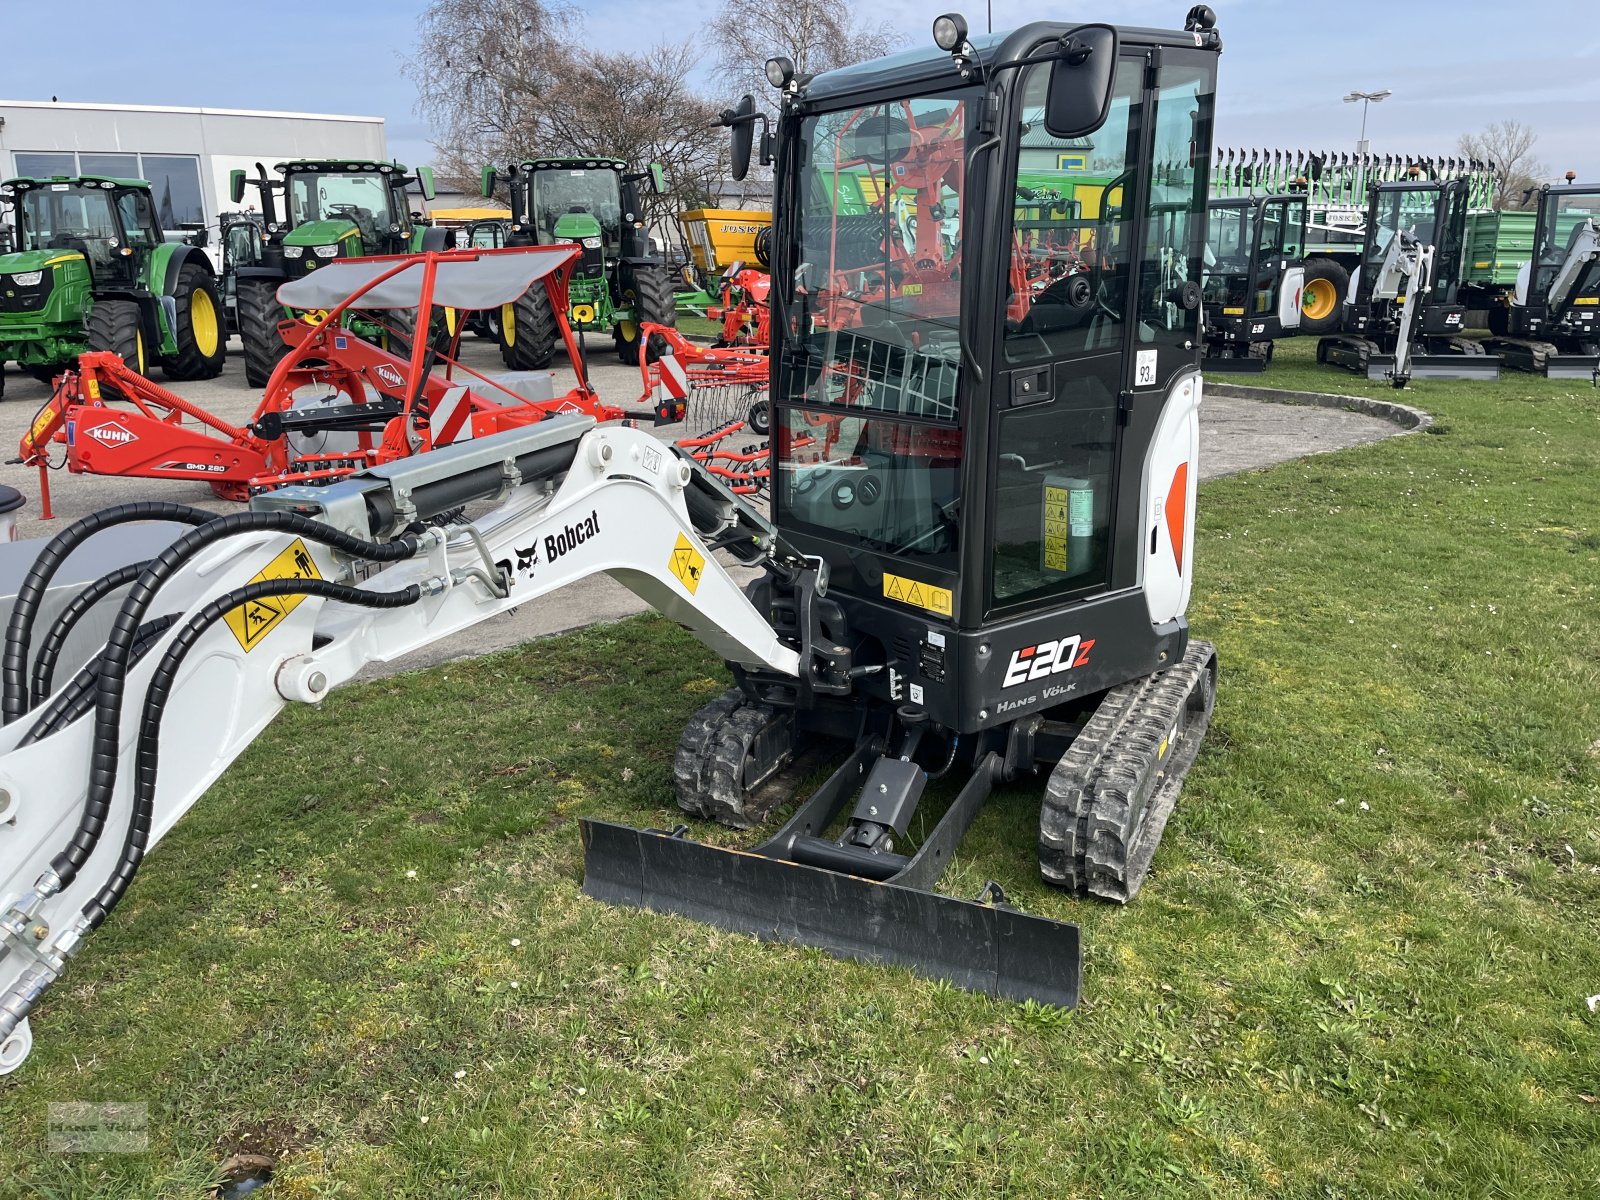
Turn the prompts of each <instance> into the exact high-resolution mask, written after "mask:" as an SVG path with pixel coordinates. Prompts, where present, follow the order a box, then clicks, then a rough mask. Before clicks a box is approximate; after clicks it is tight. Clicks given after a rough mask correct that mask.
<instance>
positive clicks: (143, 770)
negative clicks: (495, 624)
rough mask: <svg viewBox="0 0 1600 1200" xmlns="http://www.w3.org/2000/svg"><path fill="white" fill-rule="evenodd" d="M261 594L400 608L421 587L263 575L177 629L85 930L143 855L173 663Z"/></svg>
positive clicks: (147, 702)
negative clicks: (393, 588)
mask: <svg viewBox="0 0 1600 1200" xmlns="http://www.w3.org/2000/svg"><path fill="white" fill-rule="evenodd" d="M263 596H321V597H323V598H325V599H328V600H337V601H339V602H340V603H343V604H354V605H358V606H360V607H362V608H404V607H405V606H406V605H408V604H415V603H416V602H417V601H418V600H419V599H420V598H421V597H422V589H421V588H420V587H418V586H417V585H416V584H414V583H413V584H410V585H409V586H407V587H404V588H402V589H401V590H399V591H397V592H368V591H363V590H362V589H361V588H357V587H351V586H350V585H349V584H344V583H332V582H330V581H329V580H326V579H266V580H262V581H260V582H258V583H247V584H245V585H244V586H243V587H240V588H235V589H234V590H233V591H231V592H229V593H227V594H226V595H224V596H218V597H217V598H216V599H215V600H212V601H211V602H209V603H208V604H207V605H206V606H205V607H204V608H202V609H201V610H200V611H199V612H198V613H196V614H195V615H194V616H193V617H191V618H190V619H189V620H188V621H187V622H186V623H185V624H184V626H183V627H182V628H181V629H179V630H178V632H177V634H176V635H175V636H174V637H173V639H172V641H171V642H170V643H169V644H168V646H167V649H166V652H165V653H163V654H162V656H161V661H160V662H159V663H158V664H157V665H156V669H155V673H154V674H153V675H151V677H150V686H149V687H148V688H147V689H146V690H145V694H144V708H143V712H142V714H141V716H140V721H139V742H138V750H137V752H136V757H135V760H134V761H135V772H136V773H135V776H134V785H133V811H132V812H131V813H130V814H129V817H128V830H127V833H126V835H125V836H124V838H123V842H122V854H121V856H120V857H119V858H118V859H117V865H116V867H115V868H113V870H112V873H111V875H110V876H109V877H108V878H107V879H106V882H105V883H104V885H102V887H101V888H100V891H99V893H98V894H97V895H96V896H95V898H94V899H93V900H92V901H91V902H90V903H89V904H88V905H87V906H86V907H85V908H84V910H83V916H84V920H85V921H86V922H87V925H88V928H89V929H97V928H99V926H100V923H101V922H102V921H104V920H105V919H106V916H107V915H108V914H109V913H110V912H111V910H112V909H113V908H114V907H116V904H117V902H118V901H119V900H121V899H122V896H123V893H124V892H126V891H127V890H128V885H129V884H130V883H131V882H132V881H133V876H134V873H135V872H137V871H138V869H139V864H140V863H141V862H142V861H143V860H144V852H145V848H146V846H147V845H148V844H149V841H150V824H151V817H152V815H153V813H154V811H155V799H156V776H157V773H158V770H159V768H160V765H161V719H162V717H163V716H164V715H165V714H166V708H167V698H168V696H169V695H170V694H171V692H172V688H173V685H174V684H175V683H176V681H177V676H178V668H179V667H180V666H182V664H183V660H184V658H185V657H186V656H187V655H188V653H189V651H190V650H192V649H193V648H194V645H195V643H196V642H197V641H199V640H200V635H201V634H203V633H204V632H205V631H206V630H207V629H209V628H210V627H211V626H212V625H214V624H216V623H217V622H218V621H219V620H221V619H222V618H223V617H224V616H225V615H227V614H228V613H229V612H231V611H232V610H233V609H235V608H238V607H239V606H240V605H242V604H248V603H250V602H251V601H252V600H258V599H260V598H261V597H263Z"/></svg>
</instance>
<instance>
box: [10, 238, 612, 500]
mask: <svg viewBox="0 0 1600 1200" xmlns="http://www.w3.org/2000/svg"><path fill="white" fill-rule="evenodd" d="M577 256H578V249H577V247H575V246H530V247H522V248H517V249H508V250H454V251H437V252H428V253H423V254H412V255H394V256H387V257H375V258H356V259H343V260H335V261H333V262H330V263H329V264H328V265H327V266H326V267H325V268H324V269H322V270H320V271H317V272H316V273H315V274H313V275H307V276H305V277H303V278H301V279H296V280H293V281H291V282H289V283H286V284H284V285H283V286H282V287H280V288H279V289H278V298H279V300H280V302H281V303H283V304H284V305H286V306H288V307H292V308H294V309H297V310H306V311H310V312H313V313H316V314H318V319H317V321H316V323H315V324H313V323H311V322H309V321H306V320H284V321H281V322H280V323H279V325H278V335H279V336H280V337H281V338H282V339H283V341H284V343H285V345H286V347H287V349H286V352H285V354H284V356H283V358H282V359H280V360H279V362H278V364H277V366H276V368H275V369H274V370H273V372H272V375H271V377H270V378H269V379H268V381H267V388H266V394H265V395H264V396H263V397H262V399H261V404H260V405H259V406H258V407H257V409H256V412H255V415H254V417H253V418H252V419H251V420H250V421H249V422H248V423H247V424H245V425H244V426H242V427H241V426H235V425H233V424H231V423H230V422H227V421H224V420H222V419H221V418H220V417H217V416H215V415H213V414H212V413H209V412H207V411H206V410H205V409H204V408H202V407H200V406H199V405H197V404H195V403H193V402H191V401H188V400H185V399H184V398H183V397H181V396H179V395H177V394H175V393H173V392H171V391H168V390H167V389H166V388H163V387H161V386H159V385H157V384H155V383H152V382H151V381H150V380H147V379H145V378H143V377H142V376H140V375H139V374H137V373H136V372H134V371H132V370H130V369H129V368H128V367H127V366H126V365H125V364H124V363H123V361H122V359H121V358H120V357H118V356H117V355H115V354H85V355H83V356H82V358H81V359H80V360H79V362H78V366H77V369H76V370H74V371H68V372H67V373H66V374H64V375H63V376H62V377H61V379H60V380H59V381H58V383H57V385H56V389H55V393H54V395H52V396H51V398H50V401H49V403H47V404H46V405H45V407H44V408H43V409H41V410H40V412H39V415H38V416H37V417H36V418H35V419H34V422H33V425H32V427H31V428H30V429H29V431H28V433H27V435H26V436H24V438H23V439H22V444H21V447H20V461H21V462H23V463H26V464H28V465H31V466H37V467H38V468H39V480H40V491H41V498H42V502H43V505H44V509H45V514H46V516H48V515H49V511H50V508H49V504H50V500H49V476H48V473H47V467H48V465H49V454H50V448H51V446H52V445H63V446H65V448H66V466H67V468H68V469H69V470H71V471H73V472H75V473H87V474H95V475H123V476H138V477H143V478H151V479H187V480H197V481H200V482H203V483H207V484H209V485H210V486H211V488H212V490H213V491H214V492H215V493H216V494H217V495H218V496H220V497H222V498H223V499H227V500H245V499H248V498H249V497H250V496H251V495H253V494H255V493H257V492H262V491H269V490H271V489H273V488H277V487H282V486H284V485H286V484H298V483H327V482H329V481H331V480H334V479H338V478H340V477H342V476H345V475H348V474H350V473H352V472H354V471H359V470H363V469H365V468H368V467H373V466H378V465H380V464H382V463H386V462H392V461H394V460H395V459H398V458H405V457H408V456H410V455H413V454H418V453H422V452H424V451H427V450H431V449H434V448H436V447H439V446H448V445H451V444H453V443H456V442H460V441H463V440H465V439H467V438H472V437H480V436H482V435H484V434H486V433H495V432H499V431H501V430H505V429H514V428H517V427H518V426H521V425H527V424H529V423H531V422H534V421H542V420H544V419H545V418H546V417H548V416H550V415H551V414H554V413H586V414H588V415H590V416H592V417H594V418H595V419H596V420H598V421H611V420H617V419H619V418H620V417H622V416H623V415H624V413H623V410H622V409H619V408H614V407H611V406H608V405H605V404H602V403H600V400H599V397H598V396H597V395H596V393H595V391H594V388H593V387H591V386H590V384H589V381H588V377H587V375H586V373H585V372H584V369H583V362H582V356H581V355H580V354H579V353H578V347H577V343H576V341H575V339H574V336H573V333H572V330H571V328H570V327H569V326H568V325H567V323H566V322H565V321H564V320H561V321H559V322H558V325H559V332H560V335H561V337H562V339H563V341H564V342H565V344H566V348H567V355H568V358H569V360H570V361H571V362H572V363H574V364H575V367H574V370H575V373H576V376H577V380H576V386H574V387H573V388H572V389H571V390H569V391H567V392H565V393H563V394H557V393H556V391H555V379H554V375H553V374H552V373H551V372H517V373H513V374H509V375H501V376H499V377H497V378H491V377H489V376H487V375H483V374H481V373H479V372H477V371H474V370H472V369H471V368H469V367H465V366H463V365H462V364H461V363H460V362H458V361H457V360H456V358H455V357H454V353H455V350H456V345H455V343H452V344H451V347H450V350H449V352H441V351H439V350H437V349H435V348H434V347H432V346H430V345H428V344H427V343H425V342H423V341H421V340H417V341H415V342H414V344H412V345H411V346H410V352H409V355H408V356H401V355H397V354H394V353H392V352H390V351H388V350H385V349H383V348H382V347H381V346H379V345H377V344H375V343H374V342H371V341H368V340H366V339H364V338H362V337H359V336H357V335H356V334H355V333H354V332H353V331H351V330H349V329H346V328H344V327H343V326H342V324H341V318H342V317H343V315H344V313H345V311H346V310H348V309H350V308H352V307H355V308H359V309H362V310H364V311H366V312H367V313H369V314H371V313H374V312H390V313H396V312H398V313H405V314H407V315H408V316H409V314H410V313H413V312H419V313H427V314H429V315H430V317H431V314H432V313H433V311H434V309H435V308H448V309H454V310H458V311H462V312H471V311H478V310H483V309H495V308H498V307H499V306H500V305H502V304H506V303H509V302H510V301H511V300H515V299H516V297H518V296H520V295H522V294H523V293H524V292H526V291H527V290H528V288H530V287H533V286H536V285H538V286H542V287H543V289H544V290H545V291H546V292H547V293H548V294H549V295H550V297H551V301H552V304H554V305H555V311H556V312H557V313H564V312H565V310H566V299H565V297H566V283H567V277H568V275H569V273H570V272H571V270H572V264H573V263H574V261H575V260H576V259H577ZM508 298H509V299H508ZM457 328H458V333H457V337H458V338H459V328H460V327H459V325H458V327H457ZM437 368H442V371H441V370H439V369H437ZM464 377H465V378H464ZM186 418H187V420H186Z"/></svg>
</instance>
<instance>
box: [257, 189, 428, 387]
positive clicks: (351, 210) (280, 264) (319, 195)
mask: <svg viewBox="0 0 1600 1200" xmlns="http://www.w3.org/2000/svg"><path fill="white" fill-rule="evenodd" d="M274 170H276V171H277V172H278V174H279V175H280V176H281V178H278V179H274V178H272V177H271V176H269V175H268V174H267V169H266V167H264V166H262V165H261V164H260V163H257V164H256V173H257V177H256V178H255V179H248V178H247V177H246V175H245V172H244V171H242V170H236V171H234V172H233V174H232V178H231V189H230V190H231V193H232V196H233V202H234V203H235V204H238V203H240V202H241V201H242V200H243V199H244V190H245V187H246V185H249V186H251V187H254V188H256V189H257V190H258V191H259V192H260V195H261V213H262V217H263V218H264V221H265V226H266V241H265V242H263V243H262V244H261V246H260V247H259V250H260V254H259V261H257V262H255V263H253V264H246V263H242V262H241V263H240V264H239V265H238V266H237V268H236V271H237V274H236V278H234V279H232V280H230V281H229V283H230V285H231V288H232V290H233V292H234V295H235V296H236V304H237V311H238V322H239V340H240V341H241V342H242V343H243V344H244V362H245V378H246V379H247V380H248V382H249V384H250V386H251V387H265V386H266V383H267V379H268V378H269V377H270V376H271V375H272V368H273V367H275V366H277V365H278V360H279V359H280V358H282V357H283V354H284V350H285V346H284V344H283V339H282V338H280V337H279V336H278V322H279V321H281V320H283V319H284V317H285V316H286V315H289V314H288V313H287V312H286V310H285V309H284V308H283V306H282V305H280V304H279V303H278V286H279V285H280V284H282V283H284V282H286V281H288V280H290V279H298V278H300V277H301V276H302V275H306V274H308V273H310V272H311V271H314V270H316V269H317V268H318V267H319V266H321V265H322V264H323V263H326V262H328V261H330V260H332V259H335V258H359V257H362V256H364V255H373V254H404V253H407V252H408V251H414V250H443V249H445V245H446V239H447V237H448V231H447V230H445V229H442V228H439V227H436V226H431V225H423V224H421V223H420V222H418V221H416V220H415V219H413V217H412V215H411V210H410V205H409V204H408V203H407V200H406V187H407V185H408V184H409V183H410V181H411V179H412V176H411V175H410V174H409V173H408V171H407V170H406V168H405V167H404V166H402V165H401V164H400V163H396V162H362V161H354V162H352V161H350V160H347V159H336V160H331V161H316V162H313V161H305V160H301V161H296V162H282V163H279V164H278V165H277V166H276V167H275V168H274ZM415 178H416V180H417V183H418V185H419V186H420V187H421V188H422V195H423V198H424V199H426V200H432V199H433V195H434V188H433V172H432V171H431V170H429V169H428V168H427V167H420V168H418V170H417V173H416V176H415ZM358 332H361V333H364V334H367V335H377V334H378V330H377V329H376V327H374V328H373V329H367V330H358Z"/></svg>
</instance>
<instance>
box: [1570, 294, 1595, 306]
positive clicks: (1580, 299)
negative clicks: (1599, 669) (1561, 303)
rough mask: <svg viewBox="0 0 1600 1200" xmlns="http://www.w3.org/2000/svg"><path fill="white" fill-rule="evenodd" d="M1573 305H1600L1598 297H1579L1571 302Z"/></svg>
mask: <svg viewBox="0 0 1600 1200" xmlns="http://www.w3.org/2000/svg"><path fill="white" fill-rule="evenodd" d="M1573 303H1574V304H1590V305H1593V304H1600V296H1579V297H1578V298H1577V299H1576V300H1574V301H1573Z"/></svg>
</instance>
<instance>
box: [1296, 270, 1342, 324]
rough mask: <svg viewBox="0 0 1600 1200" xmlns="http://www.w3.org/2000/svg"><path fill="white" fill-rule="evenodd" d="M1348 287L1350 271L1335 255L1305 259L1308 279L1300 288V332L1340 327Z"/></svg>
mask: <svg viewBox="0 0 1600 1200" xmlns="http://www.w3.org/2000/svg"><path fill="white" fill-rule="evenodd" d="M1349 290H1350V272H1349V271H1346V270H1345V269H1344V268H1343V267H1341V266H1340V265H1339V264H1338V263H1337V262H1335V261H1334V260H1333V259H1331V258H1308V259H1306V281H1305V285H1304V286H1303V287H1302V288H1301V291H1300V332H1301V333H1302V334H1304V335H1306V336H1307V337H1317V336H1319V335H1321V334H1324V333H1333V332H1335V331H1337V330H1338V328H1339V318H1340V316H1341V315H1342V314H1343V312H1344V298H1345V294H1346V293H1347V292H1348V291H1349Z"/></svg>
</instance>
